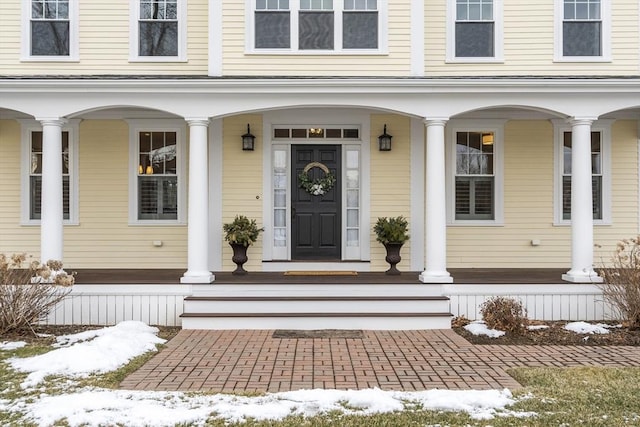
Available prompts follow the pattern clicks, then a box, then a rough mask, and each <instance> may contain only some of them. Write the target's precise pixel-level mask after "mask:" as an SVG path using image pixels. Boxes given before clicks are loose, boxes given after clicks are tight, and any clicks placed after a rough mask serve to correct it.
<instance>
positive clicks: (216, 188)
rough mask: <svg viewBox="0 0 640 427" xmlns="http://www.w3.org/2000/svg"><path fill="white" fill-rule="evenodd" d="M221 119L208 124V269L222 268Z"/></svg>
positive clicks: (218, 269)
mask: <svg viewBox="0 0 640 427" xmlns="http://www.w3.org/2000/svg"><path fill="white" fill-rule="evenodd" d="M222 145H223V132H222V119H213V120H211V122H210V125H209V217H210V220H209V260H210V261H209V270H211V271H221V270H222V242H223V236H222V175H223V169H224V164H223V162H222Z"/></svg>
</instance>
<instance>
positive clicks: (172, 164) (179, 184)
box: [130, 121, 186, 223]
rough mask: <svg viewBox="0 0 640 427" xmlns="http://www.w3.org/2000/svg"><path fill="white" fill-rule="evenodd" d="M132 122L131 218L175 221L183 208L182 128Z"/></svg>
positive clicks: (180, 215)
mask: <svg viewBox="0 0 640 427" xmlns="http://www.w3.org/2000/svg"><path fill="white" fill-rule="evenodd" d="M140 122H141V124H140V125H138V122H137V121H132V123H131V124H132V141H131V153H132V154H133V156H132V158H133V159H134V160H133V163H132V169H133V171H132V172H133V173H132V174H131V178H132V179H131V188H130V197H131V198H130V221H131V222H132V223H136V222H139V223H143V222H144V223H149V222H150V221H156V223H166V222H167V221H168V222H170V223H176V222H179V221H181V219H182V217H183V211H184V210H185V190H186V183H185V180H184V179H183V177H182V173H183V171H184V169H185V165H184V156H183V147H184V143H183V142H182V135H183V134H184V132H183V131H182V129H181V127H178V128H177V127H165V126H160V125H157V124H155V123H151V122H149V121H140Z"/></svg>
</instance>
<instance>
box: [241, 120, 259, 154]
mask: <svg viewBox="0 0 640 427" xmlns="http://www.w3.org/2000/svg"><path fill="white" fill-rule="evenodd" d="M255 141H256V137H255V136H254V135H253V134H252V133H251V128H250V127H249V125H248V124H247V133H245V134H244V135H242V149H243V150H244V151H253V149H254V146H255Z"/></svg>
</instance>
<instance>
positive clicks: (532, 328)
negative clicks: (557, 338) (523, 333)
mask: <svg viewBox="0 0 640 427" xmlns="http://www.w3.org/2000/svg"><path fill="white" fill-rule="evenodd" d="M527 329H528V330H530V331H540V330H542V329H549V326H548V325H529V326H527Z"/></svg>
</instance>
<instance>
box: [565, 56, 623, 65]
mask: <svg viewBox="0 0 640 427" xmlns="http://www.w3.org/2000/svg"><path fill="white" fill-rule="evenodd" d="M553 62H554V63H561V64H566V63H577V64H581V63H591V62H601V63H607V62H613V61H612V60H611V58H609V57H603V56H565V57H558V58H554V59H553Z"/></svg>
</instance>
